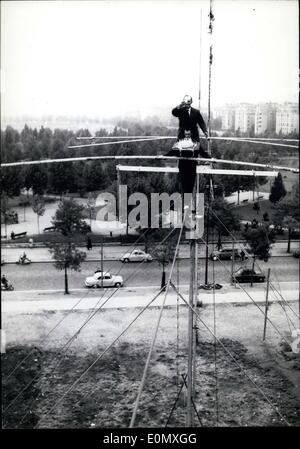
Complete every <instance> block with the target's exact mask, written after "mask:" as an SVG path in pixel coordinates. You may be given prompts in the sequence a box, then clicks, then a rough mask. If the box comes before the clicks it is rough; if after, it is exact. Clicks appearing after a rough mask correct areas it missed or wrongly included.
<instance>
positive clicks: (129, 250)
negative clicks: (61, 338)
mask: <svg viewBox="0 0 300 449" xmlns="http://www.w3.org/2000/svg"><path fill="white" fill-rule="evenodd" d="M149 229H150V228H147V229H146V230H145V231H144V232H143V233H142V234H140V235H139V237H138V238H137V239H136V241H135V242H134V243H133V245H132V246H130V247H129V249H127V250H126V253H127V252H132V251H134V250H135V248H136V247H137V244H138V242H139V240H140V239H141V238H142V237H144V236H145V235H146V233H147V232H148V231H149ZM123 255H125V253H124V254H123ZM122 269H123V265H121V268H120V269H119V271H118V272H117V275H118V274H119V273H120V272H121V270H122ZM110 270H111V268H109V269H108V270H106V271H110ZM90 293H91V292H90V291H88V292H87V293H86V294H85V295H83V296H82V297H81V298H80V299H79V300H78V301H77V302H76V303H75V304H74V305H73V306H72V307H71V309H70V310H69V311H68V312H67V314H66V315H65V316H64V317H63V318H62V319H61V320H59V321H58V323H56V324H55V325H54V327H53V328H52V329H51V330H50V331H49V332H48V334H47V335H46V336H45V337H44V338H43V339H42V341H41V342H40V344H41V343H43V342H44V341H46V339H47V338H48V337H49V335H50V334H51V333H52V332H53V331H54V330H55V329H56V328H57V327H58V326H59V325H60V324H61V323H62V322H63V321H64V320H65V319H66V318H67V317H68V316H69V314H70V313H71V312H72V311H73V310H74V309H75V307H77V306H78V305H79V304H80V302H81V301H83V299H84V298H86V296H88V295H89V294H90ZM105 294H106V292H103V295H102V296H101V297H100V300H99V301H98V302H97V304H96V305H95V307H94V308H96V307H97V306H98V304H99V302H100V301H101V300H102V299H103V297H104V296H105ZM33 352H34V349H32V350H31V351H30V352H29V354H27V356H25V357H24V358H23V359H22V360H21V361H20V362H19V363H18V364H17V365H16V366H15V368H14V369H13V370H12V371H11V372H10V373H9V374H8V375H7V376H4V377H5V378H6V379H9V378H10V376H11V375H12V374H13V373H14V372H15V371H16V369H18V368H19V366H21V365H22V363H24V362H25V361H26V360H27V359H28V357H30V355H31V354H33Z"/></svg>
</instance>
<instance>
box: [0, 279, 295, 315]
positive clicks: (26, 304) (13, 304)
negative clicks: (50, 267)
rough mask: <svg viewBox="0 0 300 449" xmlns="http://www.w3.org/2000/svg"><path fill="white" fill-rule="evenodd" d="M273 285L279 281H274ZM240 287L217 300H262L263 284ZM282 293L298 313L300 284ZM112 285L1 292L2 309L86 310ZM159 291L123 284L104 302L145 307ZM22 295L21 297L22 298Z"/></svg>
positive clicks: (228, 288)
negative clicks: (93, 287)
mask: <svg viewBox="0 0 300 449" xmlns="http://www.w3.org/2000/svg"><path fill="white" fill-rule="evenodd" d="M276 288H278V285H277V284H276ZM243 289H244V290H245V291H246V292H248V294H249V296H248V294H247V293H245V291H243V290H242V288H241V287H240V286H236V287H234V286H232V285H230V284H225V285H224V286H223V288H222V289H221V290H216V291H215V302H216V304H233V303H237V304H249V303H252V302H253V301H252V300H251V298H250V296H251V297H252V298H253V300H254V301H255V302H257V303H259V304H264V303H265V297H266V293H265V290H266V286H263V285H254V286H253V287H251V286H250V285H248V284H243ZM279 289H280V291H281V294H282V296H283V297H284V299H285V300H286V301H292V302H295V304H291V307H293V308H294V310H295V312H296V313H298V301H299V284H298V283H297V282H292V283H290V285H284V284H282V285H279ZM113 292H114V289H105V290H104V296H103V297H102V295H103V292H102V291H101V289H92V290H87V289H77V290H71V291H70V295H64V294H63V293H62V292H61V291H60V292H58V291H52V292H49V291H48V292H47V291H46V292H41V291H40V292H30V291H29V292H26V293H25V292H18V291H12V292H2V312H4V313H16V312H17V313H41V312H44V311H50V310H52V311H67V310H70V309H73V308H74V309H73V310H89V309H94V308H95V307H97V308H98V307H99V306H100V305H101V304H103V303H104V302H105V301H106V300H107V299H108V298H109V296H111V295H112V294H113ZM158 292H159V288H153V287H149V288H147V289H144V290H143V292H141V289H138V288H135V287H127V288H126V287H124V288H121V289H119V290H118V291H116V293H115V294H114V295H113V296H112V297H111V298H110V299H109V300H108V301H107V303H106V304H105V305H104V306H103V308H105V309H109V308H128V307H145V306H146V305H147V304H148V303H149V302H150V301H151V299H153V298H154V297H155V295H156V294H157V293H158ZM180 293H181V294H182V295H183V296H184V298H185V299H186V300H187V301H188V286H184V287H180ZM213 296H214V295H213V291H212V290H211V291H203V290H198V300H200V301H201V302H202V303H203V304H204V305H209V304H213ZM21 298H22V299H21ZM163 299H164V294H163V293H162V294H161V295H160V296H159V297H158V298H157V299H156V300H155V301H154V302H153V303H152V304H151V307H159V306H161V305H162V302H163ZM281 299H282V298H280V296H279V295H278V294H275V293H274V292H273V290H272V289H270V293H269V302H270V303H275V302H278V301H280V300H281ZM179 304H180V305H184V304H185V303H184V301H183V300H181V299H179ZM165 305H166V306H175V305H177V294H176V293H175V292H174V290H173V289H172V288H170V290H169V293H168V295H167V299H166V303H165Z"/></svg>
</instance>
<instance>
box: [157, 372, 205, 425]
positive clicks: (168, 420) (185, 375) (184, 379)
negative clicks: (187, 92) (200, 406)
mask: <svg viewBox="0 0 300 449" xmlns="http://www.w3.org/2000/svg"><path fill="white" fill-rule="evenodd" d="M186 378H187V374H184V375H182V379H183V381H182V383H181V386H180V390H179V392H178V393H177V397H176V399H175V402H174V405H173V407H172V409H171V412H170V414H169V416H168V419H167V422H166V425H165V427H168V424H169V422H170V419H171V418H172V415H173V412H174V410H175V407H176V404H177V402H178V399H179V397H180V394H181V391H182V389H183V386H185V387H187V383H186ZM192 405H193V407H194V410H195V412H196V415H197V418H198V421H199V423H200V426H203V423H202V420H201V418H200V415H199V413H198V411H197V408H196V405H195V402H194V400H193V398H192Z"/></svg>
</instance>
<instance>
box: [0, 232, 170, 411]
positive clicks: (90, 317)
mask: <svg viewBox="0 0 300 449" xmlns="http://www.w3.org/2000/svg"><path fill="white" fill-rule="evenodd" d="M174 229H175V228H173V229H171V231H170V232H169V233H168V234H167V236H166V237H165V238H164V239H163V240H162V241H161V242H159V243H158V244H157V245H155V247H156V246H158V245H161V244H162V243H163V242H165V241H166V240H167V239H168V238H169V236H170V235H171V234H172V233H173V232H174ZM140 237H141V236H140ZM143 263H144V262H140V263H139V264H138V266H137V268H136V270H134V271H133V272H132V273H131V274H130V275H129V276H128V278H127V279H125V281H124V282H127V281H128V280H129V279H130V278H132V277H133V276H134V275H135V274H136V273H137V272H138V271H139V269H140V267H141V265H142V264H143ZM119 289H120V287H118V288H116V289H115V290H114V291H113V292H112V293H111V294H110V296H109V297H108V298H107V299H106V300H105V301H104V302H103V303H102V304H101V305H100V306H99V307H98V304H99V302H100V301H101V300H102V298H103V297H104V295H105V294H106V292H104V293H103V295H102V296H101V297H100V299H99V301H98V302H97V307H96V309H95V310H94V311H93V312H92V313H91V314H90V315H89V316H88V317H87V319H86V320H85V321H84V322H83V324H82V325H81V326H80V327H79V329H78V330H77V331H76V332H75V333H74V334H73V335H72V337H71V338H70V339H69V340H68V341H67V342H66V343H65V344H64V346H63V347H62V348H61V349H60V351H59V352H60V353H61V352H62V351H64V350H65V349H68V348H69V347H70V345H71V344H72V342H73V341H74V340H75V338H77V336H78V335H79V334H80V332H81V330H82V329H83V328H84V327H85V326H86V325H87V324H88V322H89V321H90V320H91V319H92V318H93V317H94V316H95V315H96V314H97V313H98V311H99V310H101V309H102V308H103V306H104V305H105V304H106V303H107V302H108V301H109V300H110V299H111V298H112V296H113V295H114V294H115V293H116V292H117V291H118V290H119ZM58 355H62V354H59V353H58V354H57V357H58ZM54 359H55V357H54ZM61 361H62V357H61V360H59V361H58V364H56V365H55V366H54V368H53V370H52V371H51V373H53V372H54V370H55V369H56V368H57V367H58V366H59V364H60V362H61ZM38 377H39V375H38V374H37V375H36V376H35V377H34V378H33V379H32V380H31V381H30V382H29V383H28V384H27V385H25V387H24V388H23V389H22V390H21V391H20V392H19V393H18V394H17V396H16V397H15V398H14V399H13V400H12V401H11V402H10V403H9V404H8V406H7V407H6V408H5V409H4V410H3V413H4V412H6V411H7V410H8V409H9V408H10V407H11V405H12V404H13V403H14V402H15V401H16V400H17V399H18V398H19V397H20V395H21V394H22V393H23V392H24V391H25V390H27V388H29V387H30V385H32V383H33V382H34V381H35V380H36V379H37V378H38Z"/></svg>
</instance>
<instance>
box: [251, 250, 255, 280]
mask: <svg viewBox="0 0 300 449" xmlns="http://www.w3.org/2000/svg"><path fill="white" fill-rule="evenodd" d="M254 264H255V255H254V256H253V261H252V273H253V271H254ZM252 273H251V287H253V276H252Z"/></svg>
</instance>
